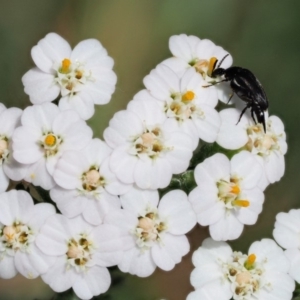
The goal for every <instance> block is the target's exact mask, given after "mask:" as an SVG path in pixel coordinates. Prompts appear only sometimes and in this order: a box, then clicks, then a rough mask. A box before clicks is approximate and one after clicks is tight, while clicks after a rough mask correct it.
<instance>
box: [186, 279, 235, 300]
mask: <svg viewBox="0 0 300 300" xmlns="http://www.w3.org/2000/svg"><path fill="white" fill-rule="evenodd" d="M223 285H224V284H223ZM225 291H226V292H225ZM231 296H232V292H231V290H230V286H229V285H226V288H225V287H224V286H220V284H219V282H217V283H214V284H210V285H209V286H206V287H205V288H202V289H199V290H196V291H194V292H191V293H190V294H189V295H188V297H187V298H186V300H199V299H201V300H216V299H218V300H228V299H230V297H231Z"/></svg>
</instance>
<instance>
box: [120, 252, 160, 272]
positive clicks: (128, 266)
mask: <svg viewBox="0 0 300 300" xmlns="http://www.w3.org/2000/svg"><path fill="white" fill-rule="evenodd" d="M118 267H119V269H120V270H121V271H122V272H128V273H130V274H132V275H137V276H139V277H148V276H150V275H151V274H152V273H153V272H154V270H155V269H156V265H155V263H154V262H153V260H152V257H151V254H150V251H145V252H141V250H140V249H138V248H136V247H135V248H132V249H130V250H128V251H126V252H125V253H124V255H123V260H122V262H121V263H119V264H118Z"/></svg>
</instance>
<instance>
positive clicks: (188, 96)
mask: <svg viewBox="0 0 300 300" xmlns="http://www.w3.org/2000/svg"><path fill="white" fill-rule="evenodd" d="M194 98H195V93H194V92H192V91H187V92H186V93H185V94H183V95H182V101H183V102H189V101H192V100H193V99H194Z"/></svg>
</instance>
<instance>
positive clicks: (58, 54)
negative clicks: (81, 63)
mask: <svg viewBox="0 0 300 300" xmlns="http://www.w3.org/2000/svg"><path fill="white" fill-rule="evenodd" d="M70 54H71V47H70V45H69V44H68V42H67V41H66V40H64V39H63V38H62V37H61V36H59V35H58V34H56V33H48V34H47V35H46V36H45V37H44V38H43V39H41V40H40V41H39V42H38V44H37V45H36V46H34V47H33V48H32V50H31V56H32V59H33V61H34V62H35V64H36V65H37V66H38V67H39V68H40V69H41V70H42V71H44V72H47V73H50V72H51V71H52V68H53V64H54V63H55V62H61V61H62V60H63V59H64V58H69V57H70Z"/></svg>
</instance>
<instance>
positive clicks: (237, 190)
mask: <svg viewBox="0 0 300 300" xmlns="http://www.w3.org/2000/svg"><path fill="white" fill-rule="evenodd" d="M230 192H231V193H233V194H236V195H238V194H239V193H240V192H241V190H240V188H239V186H238V185H234V186H233V187H232V188H231V191H230Z"/></svg>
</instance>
